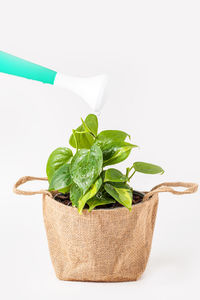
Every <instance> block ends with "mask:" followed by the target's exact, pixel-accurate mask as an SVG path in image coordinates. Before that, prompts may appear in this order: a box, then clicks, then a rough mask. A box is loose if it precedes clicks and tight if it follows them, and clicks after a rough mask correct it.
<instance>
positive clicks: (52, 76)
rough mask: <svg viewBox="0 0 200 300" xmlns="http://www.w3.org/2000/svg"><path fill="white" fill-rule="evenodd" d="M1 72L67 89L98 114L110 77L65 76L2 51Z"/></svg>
mask: <svg viewBox="0 0 200 300" xmlns="http://www.w3.org/2000/svg"><path fill="white" fill-rule="evenodd" d="M0 72H2V73H6V74H11V75H16V76H19V77H24V78H27V79H32V80H36V81H40V82H43V83H47V84H51V85H54V86H59V87H62V88H66V89H68V90H70V91H72V92H74V93H75V94H77V95H79V96H80V97H81V98H82V99H83V100H84V101H85V102H86V103H87V104H88V105H89V106H90V108H91V109H92V110H93V111H94V112H97V113H98V112H100V111H101V109H102V107H103V104H104V102H105V97H104V91H105V87H106V85H107V81H108V77H107V75H104V74H101V75H96V76H92V77H78V76H70V75H65V74H62V73H59V72H56V71H54V70H51V69H48V68H46V67H43V66H41V65H37V64H35V63H32V62H29V61H27V60H24V59H21V58H19V57H16V56H13V55H11V54H8V53H6V52H3V51H0Z"/></svg>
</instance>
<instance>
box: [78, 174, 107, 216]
mask: <svg viewBox="0 0 200 300" xmlns="http://www.w3.org/2000/svg"><path fill="white" fill-rule="evenodd" d="M101 185H102V178H101V177H99V178H98V179H97V180H96V181H95V183H94V184H93V185H92V186H91V188H90V189H89V190H88V192H86V194H85V195H83V196H82V197H81V198H80V200H79V201H78V211H79V213H80V214H81V213H82V210H83V208H84V206H85V203H86V202H87V201H88V200H89V199H90V198H92V197H93V196H95V195H96V193H97V192H98V190H99V189H100V187H101Z"/></svg>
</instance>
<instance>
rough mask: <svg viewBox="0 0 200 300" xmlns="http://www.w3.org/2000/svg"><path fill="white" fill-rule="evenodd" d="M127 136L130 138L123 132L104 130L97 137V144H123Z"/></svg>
mask: <svg viewBox="0 0 200 300" xmlns="http://www.w3.org/2000/svg"><path fill="white" fill-rule="evenodd" d="M127 136H128V137H129V138H130V136H129V135H128V134H127V133H126V132H124V131H121V130H104V131H101V132H100V133H99V134H98V136H97V142H99V143H100V144H105V143H112V142H123V141H124V140H125V139H126V138H127Z"/></svg>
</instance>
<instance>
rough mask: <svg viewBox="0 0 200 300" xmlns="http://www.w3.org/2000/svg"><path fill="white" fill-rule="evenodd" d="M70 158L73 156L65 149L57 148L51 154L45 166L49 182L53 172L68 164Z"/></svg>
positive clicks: (70, 151)
mask: <svg viewBox="0 0 200 300" xmlns="http://www.w3.org/2000/svg"><path fill="white" fill-rule="evenodd" d="M72 156H73V153H72V150H70V149H69V148H65V147H60V148H57V149H56V150H54V151H53V152H52V153H51V155H50V156H49V159H48V161H47V166H46V173H47V177H48V180H49V182H50V181H51V178H52V176H53V174H54V172H55V171H56V170H57V169H59V168H60V167H61V166H62V165H64V164H66V163H67V162H69V161H70V159H71V157H72Z"/></svg>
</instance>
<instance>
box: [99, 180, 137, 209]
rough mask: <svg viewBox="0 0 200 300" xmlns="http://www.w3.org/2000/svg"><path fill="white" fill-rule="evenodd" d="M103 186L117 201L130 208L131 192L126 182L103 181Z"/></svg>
mask: <svg viewBox="0 0 200 300" xmlns="http://www.w3.org/2000/svg"><path fill="white" fill-rule="evenodd" d="M104 188H105V190H106V192H107V193H108V194H110V195H111V196H112V197H113V198H114V199H115V200H116V201H117V202H119V203H120V204H122V205H123V206H125V207H127V208H128V209H129V210H131V208H132V200H133V193H132V190H131V189H130V188H129V186H128V185H127V184H125V183H121V182H118V183H105V185H104Z"/></svg>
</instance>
